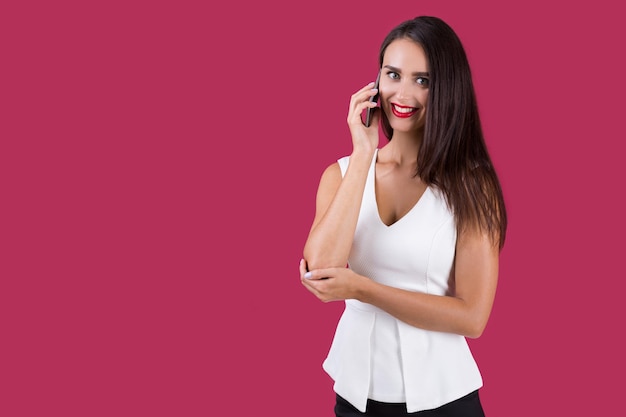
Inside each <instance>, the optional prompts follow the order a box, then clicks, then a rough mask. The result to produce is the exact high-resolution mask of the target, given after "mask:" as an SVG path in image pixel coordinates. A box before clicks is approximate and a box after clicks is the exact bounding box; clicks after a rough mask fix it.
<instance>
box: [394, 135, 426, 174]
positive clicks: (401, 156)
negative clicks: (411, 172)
mask: <svg viewBox="0 0 626 417" xmlns="http://www.w3.org/2000/svg"><path fill="white" fill-rule="evenodd" d="M422 137H423V136H422V133H420V135H419V136H417V137H416V136H415V133H407V132H397V131H396V132H394V134H393V139H391V141H390V142H389V143H388V144H387V145H386V146H385V148H386V150H387V158H388V159H389V160H390V162H394V163H395V164H397V165H399V166H403V167H404V166H406V167H413V168H414V167H415V166H417V154H418V152H419V149H420V145H421V143H422Z"/></svg>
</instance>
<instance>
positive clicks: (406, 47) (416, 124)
mask: <svg viewBox="0 0 626 417" xmlns="http://www.w3.org/2000/svg"><path fill="white" fill-rule="evenodd" d="M429 82H430V77H429V75H428V62H427V61H426V55H425V54H424V50H423V49H422V47H421V45H419V44H418V43H416V42H414V41H412V40H410V39H396V40H395V41H393V42H391V43H390V44H389V46H388V47H387V49H386V50H385V54H384V56H383V66H382V73H381V75H380V85H379V90H380V102H381V106H382V108H383V110H384V111H385V114H386V115H387V118H388V119H389V124H390V125H391V127H392V129H393V130H394V131H396V132H407V133H417V132H420V131H423V129H424V123H425V121H426V100H427V98H428V86H429Z"/></svg>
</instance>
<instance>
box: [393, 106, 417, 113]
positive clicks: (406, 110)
mask: <svg viewBox="0 0 626 417" xmlns="http://www.w3.org/2000/svg"><path fill="white" fill-rule="evenodd" d="M393 108H394V109H396V111H397V112H398V113H411V112H413V111H415V110H416V108H415V107H398V106H396V105H395V104H394V105H393Z"/></svg>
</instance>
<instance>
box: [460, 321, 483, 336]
mask: <svg viewBox="0 0 626 417" xmlns="http://www.w3.org/2000/svg"><path fill="white" fill-rule="evenodd" d="M485 327H487V320H483V319H478V320H472V321H471V322H470V323H467V327H466V329H465V331H464V332H463V333H464V336H465V337H468V338H470V339H478V338H479V337H480V336H482V334H483V332H484V331H485Z"/></svg>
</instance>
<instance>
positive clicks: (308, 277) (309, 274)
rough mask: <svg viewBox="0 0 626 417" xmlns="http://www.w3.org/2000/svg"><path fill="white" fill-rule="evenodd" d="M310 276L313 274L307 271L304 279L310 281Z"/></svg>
mask: <svg viewBox="0 0 626 417" xmlns="http://www.w3.org/2000/svg"><path fill="white" fill-rule="evenodd" d="M312 275H313V274H312V273H311V271H309V272H307V273H306V274H304V278H306V279H311V276H312Z"/></svg>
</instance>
